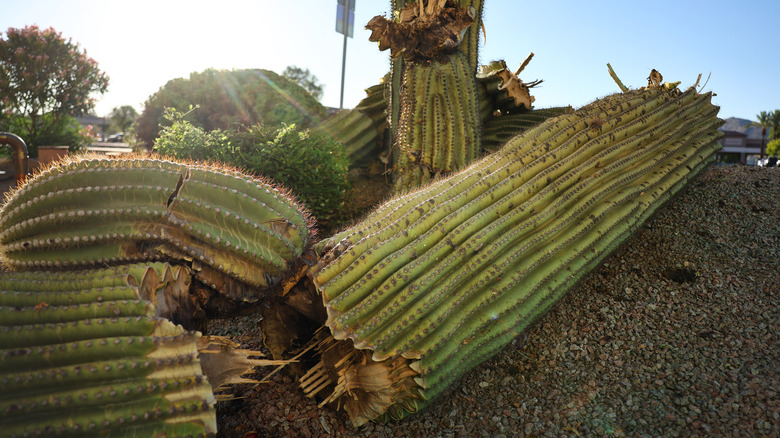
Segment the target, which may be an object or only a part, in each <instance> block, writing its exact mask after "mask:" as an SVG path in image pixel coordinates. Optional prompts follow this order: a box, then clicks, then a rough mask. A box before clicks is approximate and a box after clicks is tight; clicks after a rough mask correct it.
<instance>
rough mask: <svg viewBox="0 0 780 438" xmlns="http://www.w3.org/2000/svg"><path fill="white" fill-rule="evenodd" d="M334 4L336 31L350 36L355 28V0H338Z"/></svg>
mask: <svg viewBox="0 0 780 438" xmlns="http://www.w3.org/2000/svg"><path fill="white" fill-rule="evenodd" d="M338 2H339V3H338V5H336V32H338V33H340V34H342V35H344V36H348V37H350V38H352V34H353V30H354V28H355V0H338Z"/></svg>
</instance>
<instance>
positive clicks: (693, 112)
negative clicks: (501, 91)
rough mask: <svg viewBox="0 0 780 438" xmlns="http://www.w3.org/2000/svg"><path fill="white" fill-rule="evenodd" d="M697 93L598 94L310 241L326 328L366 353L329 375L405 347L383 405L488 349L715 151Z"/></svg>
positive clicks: (453, 373) (355, 370) (417, 403)
mask: <svg viewBox="0 0 780 438" xmlns="http://www.w3.org/2000/svg"><path fill="white" fill-rule="evenodd" d="M710 98H711V95H710V94H697V93H696V91H695V90H694V89H693V88H691V89H689V90H687V91H685V92H682V93H681V92H680V91H679V90H676V89H673V90H668V89H666V88H665V87H659V88H648V89H641V90H635V91H629V92H626V93H620V94H615V95H612V96H609V97H606V98H603V99H600V100H597V101H595V102H594V103H592V104H590V105H588V106H586V107H584V108H582V109H580V110H578V111H576V112H573V113H571V114H564V115H561V116H559V117H555V118H552V119H548V120H547V121H545V122H544V123H542V124H541V125H538V126H537V127H535V128H533V129H531V130H528V131H526V132H525V133H523V134H521V135H519V136H517V137H515V138H513V139H511V140H510V141H509V142H508V143H507V144H506V146H504V147H503V148H502V149H501V150H499V151H498V152H497V153H494V154H492V155H490V156H488V157H486V158H484V159H482V160H480V161H478V162H476V163H475V164H473V165H472V166H470V167H468V168H467V169H466V170H464V171H462V172H460V173H457V174H455V175H453V176H450V177H448V178H446V179H442V180H438V181H436V182H434V183H433V184H432V185H429V186H427V187H424V188H422V189H420V190H418V191H415V192H411V193H409V194H406V195H404V196H400V197H397V198H395V199H393V200H391V201H389V202H387V203H386V204H385V205H384V206H382V207H380V208H379V209H378V210H377V211H375V212H374V213H373V214H372V215H370V216H369V217H368V218H367V219H366V220H364V221H363V222H361V223H360V224H358V225H356V226H354V227H353V228H351V229H348V230H345V231H344V232H342V233H340V234H337V235H336V236H334V237H332V238H331V239H328V240H327V241H325V242H323V243H322V244H321V245H320V246H319V249H321V250H323V251H325V252H326V254H325V255H324V257H323V258H322V259H321V262H320V265H319V267H318V268H317V270H316V271H315V272H313V273H312V278H313V280H314V282H315V285H316V287H317V288H318V290H319V292H320V293H321V295H322V298H323V300H324V303H325V307H326V310H327V314H328V317H327V322H326V326H327V327H328V328H329V329H330V331H331V333H332V334H333V337H334V338H335V339H337V340H344V341H345V342H352V343H353V344H354V348H356V349H359V350H361V351H368V352H370V359H371V361H366V360H363V361H352V362H350V364H351V367H352V369H350V370H347V371H343V370H342V374H343V375H346V374H351V375H360V373H361V370H362V368H363V367H365V366H367V365H364V364H366V363H369V364H371V363H372V361H373V362H375V363H388V361H397V360H398V358H404V359H406V368H404V367H403V366H401V367H400V368H401V369H407V368H408V369H412V370H414V371H415V372H416V377H415V379H414V381H415V382H416V384H417V386H416V387H415V388H409V387H408V388H406V390H405V391H406V393H405V394H403V395H400V394H397V395H396V396H395V397H396V399H398V400H404V403H405V405H407V406H405V407H404V408H403V409H397V407H396V409H382V412H384V413H389V414H391V415H392V416H395V417H397V416H402V415H403V413H404V412H413V411H414V410H416V409H417V408H419V407H421V406H424V405H425V404H426V403H428V402H429V401H430V400H431V399H432V398H433V397H435V396H436V395H437V394H439V393H440V392H441V391H443V390H444V389H445V388H446V387H447V385H448V384H449V383H451V382H452V381H453V380H454V379H456V378H457V377H458V376H460V375H462V374H463V373H464V372H465V371H467V370H469V369H470V368H472V367H473V366H475V365H476V364H478V363H480V362H482V361H484V360H485V359H487V358H488V357H490V356H491V355H492V354H494V353H495V352H496V351H497V350H498V349H499V348H501V347H502V346H504V345H506V344H507V343H508V342H509V341H511V339H512V338H513V337H514V336H516V335H517V334H518V333H520V332H521V331H522V330H523V329H525V328H526V327H527V326H528V325H529V324H530V323H532V322H533V321H535V320H536V319H537V318H539V316H540V315H542V314H543V313H544V312H545V311H546V310H547V309H549V308H550V306H552V305H553V304H554V303H555V302H556V301H557V300H558V299H559V298H560V297H561V296H562V295H563V294H565V293H566V292H567V291H568V290H570V289H571V288H572V286H573V285H574V284H575V283H576V282H577V281H578V280H579V279H580V278H582V276H583V275H585V274H586V273H587V272H589V271H590V270H591V269H592V268H593V267H595V266H596V265H597V264H598V263H599V262H600V261H601V260H603V258H604V257H605V256H606V255H607V254H609V253H610V252H612V251H613V250H614V249H615V248H616V247H617V246H618V245H619V244H620V243H621V242H623V241H624V240H625V239H626V238H627V237H628V236H630V235H631V234H632V232H633V231H634V230H636V229H637V228H638V227H639V226H640V225H641V224H642V223H643V222H644V221H645V220H646V219H647V218H648V217H649V216H650V215H651V214H652V213H653V212H654V211H655V210H656V209H657V208H659V207H660V206H661V205H662V204H663V203H664V202H666V201H667V200H668V199H669V198H670V197H671V196H673V195H674V194H675V193H676V192H678V191H679V190H680V189H681V188H682V187H683V186H684V185H685V183H686V182H687V181H688V180H690V179H691V178H692V177H694V176H695V175H696V174H697V173H699V172H700V171H701V170H702V168H704V167H705V166H706V165H707V164H708V163H710V162H711V161H712V160H713V157H714V152H715V150H716V149H717V148H718V145H717V142H716V140H717V139H718V138H719V137H720V136H721V134H720V133H719V132H718V131H717V128H718V126H720V125H721V124H722V121H721V120H720V119H718V118H717V112H718V108H717V107H715V106H713V105H712V104H711V103H710ZM345 361H346V359H345ZM322 366H323V367H325V368H327V367H328V363H325V362H323V363H322ZM339 366H341V367H342V368H343V367H344V365H343V363H342V364H339ZM393 369H398V366H395V367H394V368H393ZM331 372H336V371H335V370H332V371H331ZM325 374H327V372H324V373H323V375H325ZM385 374H386V375H387V374H388V372H386V373H385ZM403 374H404V375H408V374H406V373H403ZM376 391H378V392H381V391H382V390H379V389H377V390H376ZM345 397H346V396H345ZM410 398H413V399H414V403H411V404H412V405H413V406H411V407H410V406H408V405H409V404H410V402H409V400H410ZM376 411H377V409H376V407H375V406H368V407H365V408H364V409H363V410H361V411H360V412H359V414H351V418H352V421H353V422H355V423H357V424H359V423H361V422H364V421H368V420H371V419H374V418H377V414H376ZM399 411H400V413H399Z"/></svg>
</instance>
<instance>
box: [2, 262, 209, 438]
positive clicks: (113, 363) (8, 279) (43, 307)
mask: <svg viewBox="0 0 780 438" xmlns="http://www.w3.org/2000/svg"><path fill="white" fill-rule="evenodd" d="M177 275H179V276H181V275H182V272H178V273H173V270H172V269H171V268H170V267H169V266H167V265H163V264H151V265H132V266H122V267H116V268H106V269H98V270H91V271H66V272H45V271H44V272H36V273H29V272H18V273H17V272H0V313H1V314H2V316H0V333H2V334H3V336H2V340H0V385H1V386H2V388H3V391H2V393H0V413H2V415H0V428H2V430H3V433H4V434H5V433H7V434H10V435H11V436H13V435H14V434H15V435H17V436H22V435H26V434H32V435H34V434H38V435H41V434H43V435H50V434H52V433H66V434H68V433H69V434H77V435H83V434H103V435H112V436H116V435H120V434H122V435H124V434H133V433H144V434H146V435H149V436H152V435H155V434H158V433H165V432H170V433H180V432H181V433H190V434H193V435H205V434H208V433H212V434H213V433H215V432H216V418H215V410H214V403H215V399H214V396H213V394H212V388H211V385H210V384H209V382H208V380H207V379H206V378H205V377H204V374H203V371H202V370H201V366H200V362H199V359H198V346H197V342H196V341H197V339H198V337H199V336H200V335H199V333H197V332H187V331H185V330H184V329H183V328H182V327H181V326H176V325H174V324H172V323H171V322H170V321H168V320H166V319H163V318H160V317H158V316H155V315H156V314H160V313H161V312H166V311H168V310H170V309H168V308H167V307H166V306H165V305H161V304H165V303H164V302H163V301H160V300H158V299H157V298H156V295H155V294H157V293H158V292H159V291H160V290H162V289H165V288H168V287H169V286H168V285H166V284H164V283H163V282H161V280H165V281H176V276H177ZM60 291H62V292H60ZM147 299H148V300H147ZM47 300H48V301H49V302H47ZM149 300H152V301H149ZM141 431H143V432H141Z"/></svg>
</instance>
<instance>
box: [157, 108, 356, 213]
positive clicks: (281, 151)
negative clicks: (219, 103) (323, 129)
mask: <svg viewBox="0 0 780 438" xmlns="http://www.w3.org/2000/svg"><path fill="white" fill-rule="evenodd" d="M186 115H187V114H182V113H180V112H179V111H176V110H174V109H166V115H165V117H166V119H167V120H168V121H169V122H170V123H171V124H170V126H163V127H161V130H160V137H159V138H158V139H157V142H156V143H155V150H156V151H157V152H158V153H160V154H162V155H169V156H172V157H175V158H182V159H191V160H196V161H201V160H203V161H215V162H221V163H225V164H229V165H231V166H234V167H238V168H241V169H243V170H245V171H248V172H251V173H254V174H258V175H262V176H264V177H267V178H270V179H272V180H273V181H275V182H277V183H279V184H281V185H283V186H285V187H286V188H287V189H289V190H290V191H291V192H292V193H293V194H294V195H295V196H296V197H297V198H298V199H299V200H300V201H301V202H303V203H304V204H305V205H306V207H308V208H309V210H310V211H311V212H312V214H313V215H314V217H316V218H317V219H318V220H319V221H320V222H321V223H324V224H327V225H329V226H333V225H335V223H336V222H338V221H339V219H340V218H341V209H340V206H341V204H342V202H343V200H344V195H345V193H346V191H347V189H348V188H349V178H348V176H349V159H348V158H347V155H346V153H345V151H344V146H343V145H342V144H341V143H339V142H338V141H336V140H334V139H332V138H330V137H328V136H327V135H325V134H319V133H312V132H309V131H301V130H299V129H298V128H297V127H296V125H294V124H290V125H284V124H283V125H282V126H281V127H280V128H269V127H266V126H263V125H253V126H251V127H249V128H245V129H242V130H233V131H223V130H220V129H216V130H213V131H208V132H207V131H204V130H203V129H202V128H199V127H197V126H194V125H193V124H192V123H190V122H188V121H187V120H185V116H186Z"/></svg>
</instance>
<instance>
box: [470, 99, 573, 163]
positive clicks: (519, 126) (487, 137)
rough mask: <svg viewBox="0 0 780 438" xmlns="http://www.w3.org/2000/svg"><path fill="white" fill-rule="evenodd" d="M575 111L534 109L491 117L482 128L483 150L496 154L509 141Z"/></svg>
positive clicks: (568, 108)
mask: <svg viewBox="0 0 780 438" xmlns="http://www.w3.org/2000/svg"><path fill="white" fill-rule="evenodd" d="M572 111H574V110H573V109H572V108H571V107H569V106H566V107H555V108H541V109H533V110H529V111H524V112H518V113H514V114H502V115H499V116H493V117H489V118H488V119H487V121H486V122H485V124H484V126H483V127H482V148H483V149H484V150H486V151H488V152H495V151H496V150H498V148H499V147H501V146H503V145H504V143H506V142H507V141H508V140H509V139H511V138H512V137H515V136H516V135H518V134H520V133H522V132H523V131H526V130H528V129H531V128H533V127H534V126H536V125H538V124H540V123H542V122H544V121H545V120H547V119H549V118H551V117H555V116H560V115H561V114H565V113H568V112H572Z"/></svg>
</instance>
